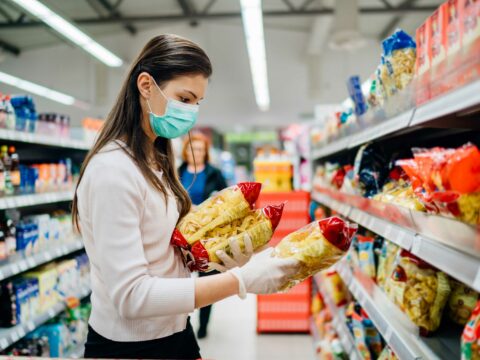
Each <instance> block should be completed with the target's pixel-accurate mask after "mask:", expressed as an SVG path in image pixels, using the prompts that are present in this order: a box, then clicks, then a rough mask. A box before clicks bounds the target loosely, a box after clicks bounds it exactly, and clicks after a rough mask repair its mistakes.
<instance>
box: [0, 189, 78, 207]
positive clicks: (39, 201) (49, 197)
mask: <svg viewBox="0 0 480 360" xmlns="http://www.w3.org/2000/svg"><path fill="white" fill-rule="evenodd" d="M72 199H73V192H72V191H58V192H49V193H39V194H30V195H17V196H12V197H3V198H0V210H6V209H13V208H21V207H27V206H35V205H43V204H51V203H56V202H61V201H70V200H72Z"/></svg>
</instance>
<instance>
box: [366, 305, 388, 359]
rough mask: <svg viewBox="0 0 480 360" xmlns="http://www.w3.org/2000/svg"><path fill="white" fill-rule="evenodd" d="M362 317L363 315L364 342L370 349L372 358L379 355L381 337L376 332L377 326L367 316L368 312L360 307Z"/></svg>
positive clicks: (381, 344) (381, 346)
mask: <svg viewBox="0 0 480 360" xmlns="http://www.w3.org/2000/svg"><path fill="white" fill-rule="evenodd" d="M361 314H362V317H363V320H362V322H363V328H364V331H365V342H366V343H367V346H368V349H369V350H370V354H371V355H372V357H373V358H374V359H376V358H378V356H380V353H381V352H382V348H383V342H382V337H381V336H380V333H379V332H378V330H377V328H376V327H375V325H374V324H373V322H372V320H370V318H369V317H368V314H367V313H366V312H365V311H364V310H363V309H362V312H361Z"/></svg>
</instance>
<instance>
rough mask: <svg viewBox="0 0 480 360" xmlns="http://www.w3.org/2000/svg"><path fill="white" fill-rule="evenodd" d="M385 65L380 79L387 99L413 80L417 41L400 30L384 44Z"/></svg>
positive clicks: (381, 69) (381, 70) (381, 68)
mask: <svg viewBox="0 0 480 360" xmlns="http://www.w3.org/2000/svg"><path fill="white" fill-rule="evenodd" d="M382 47H383V59H384V64H383V65H382V66H381V67H380V79H381V81H382V84H383V87H384V89H385V94H386V96H387V97H391V96H393V95H394V94H395V93H396V92H398V91H399V90H403V89H405V88H406V87H407V85H409V84H410V82H411V81H412V79H413V74H414V70H415V61H416V52H415V51H416V45H415V41H414V40H413V39H412V38H411V37H410V35H408V34H407V33H406V32H404V31H403V30H400V29H398V30H397V31H395V33H393V34H392V35H391V36H390V37H388V38H387V39H385V40H384V41H383V42H382Z"/></svg>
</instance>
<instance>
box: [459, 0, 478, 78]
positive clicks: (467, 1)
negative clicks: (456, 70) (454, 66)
mask: <svg viewBox="0 0 480 360" xmlns="http://www.w3.org/2000/svg"><path fill="white" fill-rule="evenodd" d="M460 8H461V17H462V21H461V28H462V61H463V63H464V64H465V66H464V68H462V70H463V73H464V77H463V82H465V83H468V82H470V81H471V80H474V79H478V77H479V76H480V2H479V1H478V0H460Z"/></svg>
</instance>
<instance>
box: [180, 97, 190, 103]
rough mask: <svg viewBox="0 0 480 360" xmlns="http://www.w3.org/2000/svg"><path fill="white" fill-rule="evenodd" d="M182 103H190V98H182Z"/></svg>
mask: <svg viewBox="0 0 480 360" xmlns="http://www.w3.org/2000/svg"><path fill="white" fill-rule="evenodd" d="M180 101H181V102H183V103H188V102H189V101H190V100H189V99H188V98H184V97H180Z"/></svg>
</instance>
